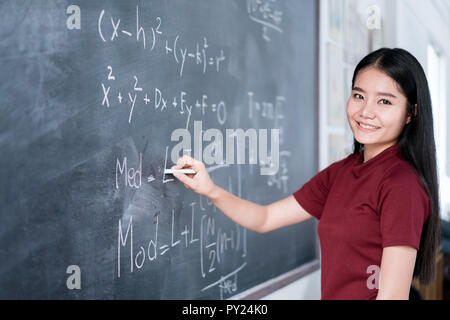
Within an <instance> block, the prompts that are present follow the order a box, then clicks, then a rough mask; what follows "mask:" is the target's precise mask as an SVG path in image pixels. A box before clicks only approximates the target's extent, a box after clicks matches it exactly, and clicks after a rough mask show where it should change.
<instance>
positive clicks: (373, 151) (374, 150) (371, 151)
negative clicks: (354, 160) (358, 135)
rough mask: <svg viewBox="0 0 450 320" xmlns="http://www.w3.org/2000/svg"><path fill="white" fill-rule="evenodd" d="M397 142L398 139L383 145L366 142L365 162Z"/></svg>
mask: <svg viewBox="0 0 450 320" xmlns="http://www.w3.org/2000/svg"><path fill="white" fill-rule="evenodd" d="M396 143H397V141H393V142H391V143H388V144H382V145H379V144H365V145H364V161H363V162H366V161H369V160H370V159H372V158H373V157H376V156H377V155H378V154H380V153H381V152H383V151H384V150H386V149H387V148H389V147H392V146H393V145H395V144H396Z"/></svg>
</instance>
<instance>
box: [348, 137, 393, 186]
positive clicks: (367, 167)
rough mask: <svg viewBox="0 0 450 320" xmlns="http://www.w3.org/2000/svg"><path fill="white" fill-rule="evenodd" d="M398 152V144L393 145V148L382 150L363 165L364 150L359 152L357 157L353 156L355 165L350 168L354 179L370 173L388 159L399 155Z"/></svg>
mask: <svg viewBox="0 0 450 320" xmlns="http://www.w3.org/2000/svg"><path fill="white" fill-rule="evenodd" d="M399 150H400V146H399V145H398V144H394V145H393V146H390V147H388V148H386V149H384V150H383V151H381V152H380V153H379V154H377V155H376V156H375V157H373V158H372V159H370V160H367V161H366V162H364V163H362V162H363V158H364V150H363V151H361V152H360V153H359V154H358V155H357V156H355V163H354V165H353V167H352V172H353V175H354V176H355V178H359V177H361V176H363V175H365V174H366V173H368V172H369V171H372V169H373V168H375V167H377V166H379V165H381V164H382V163H384V162H386V161H387V160H388V159H390V158H392V157H394V156H399V155H400V152H399Z"/></svg>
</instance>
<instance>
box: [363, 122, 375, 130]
mask: <svg viewBox="0 0 450 320" xmlns="http://www.w3.org/2000/svg"><path fill="white" fill-rule="evenodd" d="M358 124H359V125H360V126H361V127H363V128H364V129H372V130H375V129H378V128H377V127H372V126H367V125H365V124H362V123H361V122H358Z"/></svg>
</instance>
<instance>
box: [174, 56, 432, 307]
mask: <svg viewBox="0 0 450 320" xmlns="http://www.w3.org/2000/svg"><path fill="white" fill-rule="evenodd" d="M346 111H347V119H348V123H349V125H350V127H351V129H352V131H353V135H354V151H353V153H352V154H350V155H348V156H347V157H346V158H345V159H342V160H340V161H337V162H334V163H333V164H331V165H330V166H328V167H327V168H325V169H324V170H322V171H320V172H319V173H318V174H317V175H315V176H314V177H312V178H311V179H310V180H309V181H308V182H307V183H306V184H304V185H303V186H302V187H301V188H300V189H299V190H297V191H296V192H295V193H294V194H292V195H290V196H289V197H287V198H285V199H282V200H279V201H277V202H274V203H271V204H269V205H267V206H261V205H258V204H255V203H252V202H249V201H246V200H244V199H240V198H238V197H236V196H234V195H232V194H230V193H229V192H227V191H226V190H224V189H222V188H220V187H218V186H216V185H215V184H214V183H213V182H212V181H211V179H210V177H209V175H208V172H207V170H206V169H205V166H204V164H203V163H202V162H200V161H197V160H195V159H193V158H191V157H188V156H183V157H182V158H180V159H179V161H178V162H177V164H176V165H175V166H173V167H172V168H173V169H179V168H193V169H194V170H195V172H196V174H195V175H185V174H179V173H178V174H175V177H177V179H179V180H180V181H181V182H182V183H183V184H184V186H185V187H186V188H188V189H192V190H194V191H195V192H197V193H198V194H201V195H203V196H205V197H208V198H209V199H210V200H211V201H212V202H213V203H214V205H215V206H216V207H217V208H218V209H219V210H220V211H222V212H223V213H224V214H225V215H227V216H228V217H229V218H230V219H231V220H233V221H234V222H235V223H237V224H239V225H241V226H243V227H245V228H248V229H250V230H254V231H257V232H261V233H262V232H268V231H271V230H274V229H278V228H281V227H284V226H288V225H291V224H294V223H299V222H302V221H305V220H307V219H309V218H311V217H315V218H317V219H318V220H319V223H318V234H319V238H320V247H321V273H322V274H321V292H322V299H375V298H376V299H408V297H409V292H410V288H411V281H412V278H413V276H415V277H417V278H418V279H419V281H420V282H422V283H424V284H427V283H429V282H430V281H431V280H432V279H433V277H434V261H435V253H436V249H437V246H438V243H439V236H438V235H439V234H440V231H439V202H438V183H437V175H436V155H435V143H434V133H433V119H432V113H431V99H430V94H429V89H428V84H427V79H426V76H425V73H424V71H423V69H422V67H421V65H420V63H419V62H418V61H417V60H416V59H415V58H414V57H413V56H412V55H411V54H410V53H409V52H407V51H405V50H403V49H397V48H396V49H388V48H381V49H379V50H376V51H374V52H372V53H370V54H369V55H367V56H366V57H364V58H363V59H362V60H361V61H360V63H359V64H358V65H357V66H356V69H355V71H354V74H353V79H352V93H351V96H350V98H349V100H348V103H347V110H346ZM377 280H378V281H377ZM374 284H375V285H374Z"/></svg>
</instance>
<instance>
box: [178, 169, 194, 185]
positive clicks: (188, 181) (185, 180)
mask: <svg viewBox="0 0 450 320" xmlns="http://www.w3.org/2000/svg"><path fill="white" fill-rule="evenodd" d="M173 175H174V176H175V177H176V178H177V179H178V180H180V181H181V182H182V183H183V184H184V185H185V186H186V185H187V186H188V187H190V188H192V183H193V182H194V180H193V179H192V178H189V177H188V176H187V175H185V174H184V173H179V172H174V173H173Z"/></svg>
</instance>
